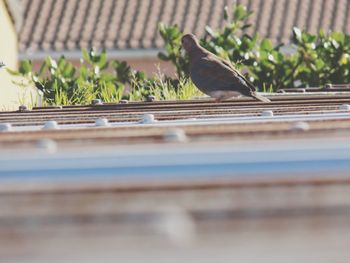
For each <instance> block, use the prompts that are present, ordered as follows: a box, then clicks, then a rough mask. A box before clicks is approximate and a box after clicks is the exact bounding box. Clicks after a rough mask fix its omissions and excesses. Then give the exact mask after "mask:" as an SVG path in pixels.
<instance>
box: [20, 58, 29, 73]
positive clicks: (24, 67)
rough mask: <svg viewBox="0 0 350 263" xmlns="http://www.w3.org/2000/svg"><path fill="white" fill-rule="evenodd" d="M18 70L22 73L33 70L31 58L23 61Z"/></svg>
mask: <svg viewBox="0 0 350 263" xmlns="http://www.w3.org/2000/svg"><path fill="white" fill-rule="evenodd" d="M18 71H19V73H20V74H22V75H27V74H28V73H30V72H31V71H32V62H31V61H30V60H23V61H21V63H20V65H19V70H18Z"/></svg>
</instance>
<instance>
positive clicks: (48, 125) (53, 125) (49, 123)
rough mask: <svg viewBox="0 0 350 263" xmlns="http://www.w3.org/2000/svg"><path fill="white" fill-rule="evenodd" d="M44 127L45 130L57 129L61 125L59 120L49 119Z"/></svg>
mask: <svg viewBox="0 0 350 263" xmlns="http://www.w3.org/2000/svg"><path fill="white" fill-rule="evenodd" d="M43 129H44V130H57V129H59V126H58V124H57V121H47V122H45V124H44V127H43Z"/></svg>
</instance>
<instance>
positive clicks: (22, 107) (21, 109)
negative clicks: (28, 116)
mask: <svg viewBox="0 0 350 263" xmlns="http://www.w3.org/2000/svg"><path fill="white" fill-rule="evenodd" d="M18 111H19V112H24V111H28V107H27V106H26V105H21V106H19V107H18Z"/></svg>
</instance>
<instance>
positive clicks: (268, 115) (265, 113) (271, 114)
mask: <svg viewBox="0 0 350 263" xmlns="http://www.w3.org/2000/svg"><path fill="white" fill-rule="evenodd" d="M260 116H264V117H272V116H273V111H272V110H264V111H262V112H261V113H260Z"/></svg>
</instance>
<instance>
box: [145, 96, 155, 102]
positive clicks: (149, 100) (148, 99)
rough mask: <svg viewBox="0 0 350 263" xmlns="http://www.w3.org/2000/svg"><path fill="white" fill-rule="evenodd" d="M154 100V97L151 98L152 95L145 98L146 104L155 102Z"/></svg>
mask: <svg viewBox="0 0 350 263" xmlns="http://www.w3.org/2000/svg"><path fill="white" fill-rule="evenodd" d="M155 100H156V97H155V96H152V95H150V96H147V98H146V102H152V101H155Z"/></svg>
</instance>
